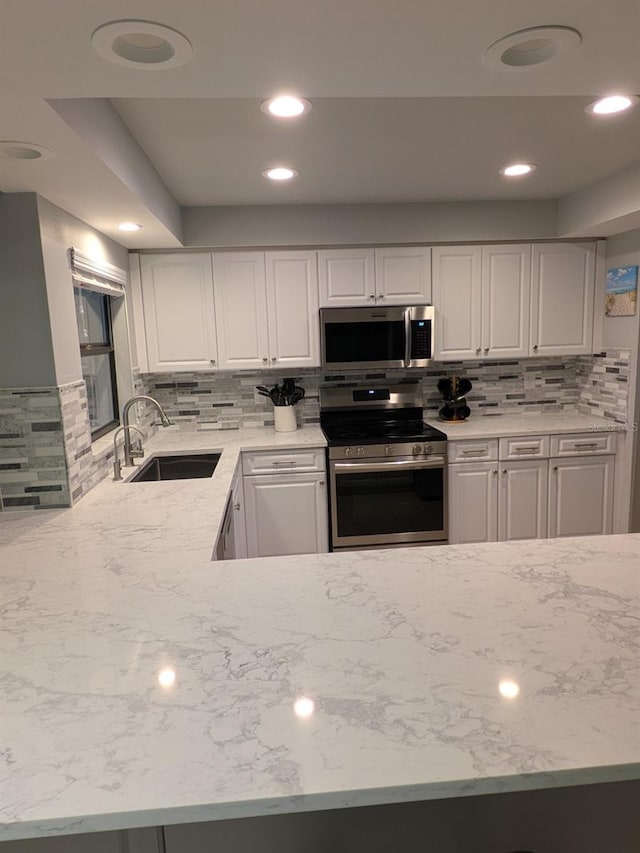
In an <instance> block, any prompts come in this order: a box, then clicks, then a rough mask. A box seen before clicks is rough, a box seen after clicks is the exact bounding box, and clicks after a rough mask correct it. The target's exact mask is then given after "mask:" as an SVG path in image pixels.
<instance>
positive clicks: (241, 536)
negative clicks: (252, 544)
mask: <svg viewBox="0 0 640 853" xmlns="http://www.w3.org/2000/svg"><path fill="white" fill-rule="evenodd" d="M243 492H244V490H243V481H242V472H241V471H237V472H236V474H235V475H234V478H233V482H232V483H231V489H230V491H229V497H228V499H227V506H226V509H225V512H224V518H223V519H222V526H221V529H220V535H219V536H218V542H217V545H216V551H215V555H214V556H215V559H216V560H242V559H243V558H244V557H246V556H247V533H246V528H245V521H244V494H243Z"/></svg>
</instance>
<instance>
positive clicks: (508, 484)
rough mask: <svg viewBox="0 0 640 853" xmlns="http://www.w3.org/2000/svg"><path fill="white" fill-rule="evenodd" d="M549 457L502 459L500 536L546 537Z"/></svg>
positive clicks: (516, 537)
mask: <svg viewBox="0 0 640 853" xmlns="http://www.w3.org/2000/svg"><path fill="white" fill-rule="evenodd" d="M548 495H549V466H548V462H547V460H546V459H543V460H533V459H532V460H526V461H525V460H523V461H522V462H507V463H502V465H501V468H500V485H499V491H498V539H499V540H500V541H509V540H511V539H544V538H546V536H547V514H548V507H549V498H548Z"/></svg>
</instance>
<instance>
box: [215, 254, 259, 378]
mask: <svg viewBox="0 0 640 853" xmlns="http://www.w3.org/2000/svg"><path fill="white" fill-rule="evenodd" d="M213 281H214V293H215V302H216V326H217V330H218V361H219V363H220V367H221V369H223V370H249V369H253V370H255V369H256V368H259V367H266V366H267V365H268V364H269V337H268V332H267V296H266V290H265V273H264V252H215V253H214V255H213Z"/></svg>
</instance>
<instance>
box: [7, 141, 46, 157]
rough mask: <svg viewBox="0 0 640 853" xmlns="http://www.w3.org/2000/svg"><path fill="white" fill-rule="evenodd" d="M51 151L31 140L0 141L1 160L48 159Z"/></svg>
mask: <svg viewBox="0 0 640 853" xmlns="http://www.w3.org/2000/svg"><path fill="white" fill-rule="evenodd" d="M54 156H55V155H54V153H53V151H51V150H50V149H49V148H45V147H44V145H34V143H33V142H17V141H16V140H13V139H6V140H2V141H0V159H2V160H50V159H51V157H54Z"/></svg>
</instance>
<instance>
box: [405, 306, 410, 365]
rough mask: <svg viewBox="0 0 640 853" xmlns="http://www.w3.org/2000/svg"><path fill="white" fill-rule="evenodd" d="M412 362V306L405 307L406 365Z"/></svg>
mask: <svg viewBox="0 0 640 853" xmlns="http://www.w3.org/2000/svg"><path fill="white" fill-rule="evenodd" d="M410 362H411V308H405V309H404V366H405V367H409V366H410Z"/></svg>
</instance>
